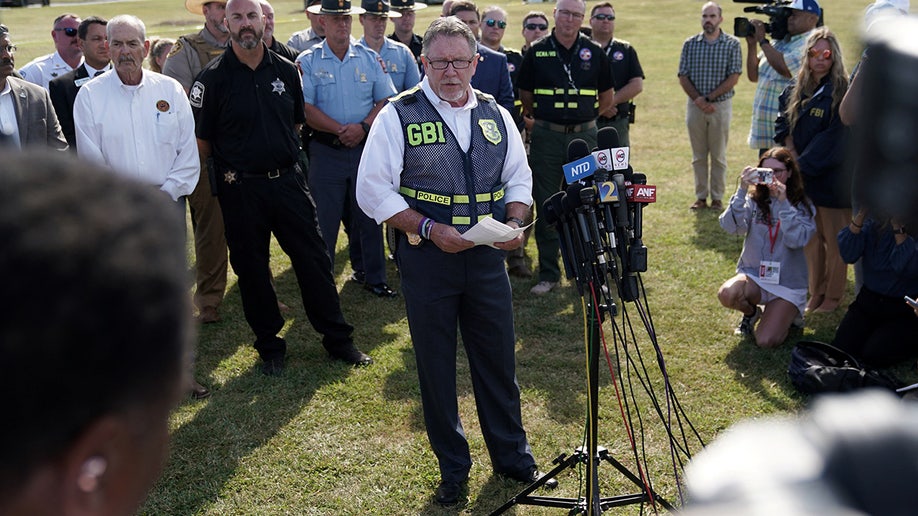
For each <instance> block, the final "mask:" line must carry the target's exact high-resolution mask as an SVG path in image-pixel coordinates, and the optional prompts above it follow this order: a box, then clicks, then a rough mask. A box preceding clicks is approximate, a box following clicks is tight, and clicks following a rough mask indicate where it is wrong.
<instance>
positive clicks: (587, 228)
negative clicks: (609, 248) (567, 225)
mask: <svg viewBox="0 0 918 516" xmlns="http://www.w3.org/2000/svg"><path fill="white" fill-rule="evenodd" d="M566 199H568V201H569V202H570V203H571V205H572V206H573V207H574V211H575V213H576V216H577V221H578V222H579V225H580V234H581V236H582V237H583V241H584V242H585V243H586V244H587V247H588V248H589V251H592V254H593V255H594V256H595V257H596V263H597V264H598V265H599V267H600V269H601V271H602V273H603V274H605V270H606V256H605V251H604V249H603V246H602V237H600V235H599V225H598V223H597V221H596V212H595V211H594V209H593V203H594V202H596V190H595V188H594V187H593V186H584V185H581V184H579V183H575V184H572V185H570V186H568V187H567V196H566ZM584 251H585V252H586V251H587V249H584Z"/></svg>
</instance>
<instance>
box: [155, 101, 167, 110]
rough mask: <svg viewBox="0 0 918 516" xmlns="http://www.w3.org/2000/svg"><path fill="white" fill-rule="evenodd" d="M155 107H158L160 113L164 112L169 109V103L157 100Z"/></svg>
mask: <svg viewBox="0 0 918 516" xmlns="http://www.w3.org/2000/svg"><path fill="white" fill-rule="evenodd" d="M156 109H158V110H159V111H160V113H165V112H167V111H169V103H168V102H166V101H165V100H157V101H156Z"/></svg>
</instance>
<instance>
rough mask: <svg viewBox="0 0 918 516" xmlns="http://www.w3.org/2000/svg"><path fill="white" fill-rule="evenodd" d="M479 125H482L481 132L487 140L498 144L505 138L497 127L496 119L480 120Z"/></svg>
mask: <svg viewBox="0 0 918 516" xmlns="http://www.w3.org/2000/svg"><path fill="white" fill-rule="evenodd" d="M478 125H479V126H480V127H481V134H482V135H483V136H484V137H485V140H488V141H489V142H491V143H493V144H494V145H497V144H498V143H500V141H501V140H502V139H503V136H502V135H501V134H500V131H499V130H498V129H497V122H495V121H494V120H490V119H488V120H479V121H478Z"/></svg>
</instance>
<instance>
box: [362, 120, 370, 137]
mask: <svg viewBox="0 0 918 516" xmlns="http://www.w3.org/2000/svg"><path fill="white" fill-rule="evenodd" d="M360 127H362V128H363V132H364V133H366V134H370V124H368V123H366V122H364V121H363V120H361V121H360Z"/></svg>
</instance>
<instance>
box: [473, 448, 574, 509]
mask: <svg viewBox="0 0 918 516" xmlns="http://www.w3.org/2000/svg"><path fill="white" fill-rule="evenodd" d="M581 460H583V457H582V455H581V454H580V452H579V451H578V452H575V453H574V454H573V455H571V456H569V457H568V456H566V455H565V454H563V453H562V454H561V455H559V456H558V457H557V458H556V459H555V460H554V461H552V463H553V464H555V467H553V468H552V469H551V470H550V471H548V472H547V473H545V474H544V475H542V476H541V477H540V478H539V479H538V480H536V481H535V482H533V483H531V484H529V485H528V486H526V487H525V488H524V489H523V490H522V491H520V492H519V493H517V494H516V496H514V497H513V498H511V499H509V500H507V503H505V504H503V505H501V506H500V507H498V508H497V509H495V510H494V511H493V512H492V513H491V515H490V516H497V515H498V514H503V513H504V512H505V511H506V510H507V509H509V508H510V507H513V506H514V505H517V504H529V505H546V506H549V507H558V506H562V507H569V506H570V505H568V504H567V502H566V501H565V500H564V499H561V498H539V500H544V501H549V502H550V501H552V500H554V501H557V502H560V503H562V504H564V505H558V504H556V503H540V502H533V500H534V499H533V498H532V497H530V496H529V494H530V493H532V492H533V491H535V490H536V489H538V488H540V487H542V486H543V485H544V484H545V482H548V481H549V480H550V479H552V478H555V477H556V476H558V473H560V472H561V471H563V470H565V469H567V468H572V467H574V465H575V464H577V463H578V462H580V461H581Z"/></svg>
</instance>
